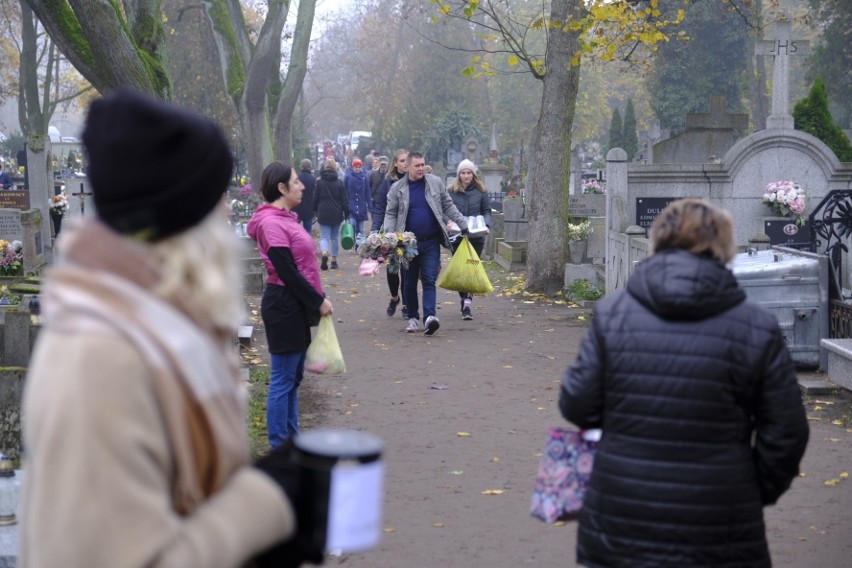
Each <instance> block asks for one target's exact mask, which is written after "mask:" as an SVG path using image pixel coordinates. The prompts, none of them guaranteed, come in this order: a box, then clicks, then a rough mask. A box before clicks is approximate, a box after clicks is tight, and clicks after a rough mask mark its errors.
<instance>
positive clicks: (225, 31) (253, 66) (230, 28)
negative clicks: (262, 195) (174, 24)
mask: <svg viewBox="0 0 852 568" xmlns="http://www.w3.org/2000/svg"><path fill="white" fill-rule="evenodd" d="M203 6H204V8H205V13H206V14H207V17H208V19H209V21H210V24H211V28H212V30H213V32H214V36H215V37H216V47H217V48H218V51H219V53H218V55H219V61H220V63H221V65H222V76H223V77H224V80H225V84H226V85H227V88H228V93H230V95H231V97H232V98H233V99H234V104H235V105H236V108H237V114H239V117H240V126H241V131H242V132H241V134H242V137H243V141H244V144H245V151H246V165H247V167H248V173H249V177H250V178H251V181H252V182H253V183H254V187H255V190H256V191H257V190H259V189H260V185H259V184H260V174H261V172H262V171H263V168H264V167H266V165H267V164H268V163H269V162H271V161H272V156H273V152H272V129H271V124H270V113H269V98H268V96H267V89H268V87H269V84H270V79H269V78H270V77H271V76H273V74H276V75H277V74H278V73H279V71H278V66H279V64H280V62H281V30H282V29H283V28H284V23H285V22H286V21H287V12H288V11H289V9H290V0H277V1H270V2H269V11H268V12H267V14H266V19H265V20H264V22H263V27H262V28H261V30H260V34H259V36H258V39H257V44H256V45H255V46H254V51H253V52H251V51H250V50H249V49H248V39H247V38H248V35H247V31H246V26H245V20H244V18H243V15H242V11H241V9H240V7H239V2H238V0H216V1H212V2H210V1H208V2H203Z"/></svg>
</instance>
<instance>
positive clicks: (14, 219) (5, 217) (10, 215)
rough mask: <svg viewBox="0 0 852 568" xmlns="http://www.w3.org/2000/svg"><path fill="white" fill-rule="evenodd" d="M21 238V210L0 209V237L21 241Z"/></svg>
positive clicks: (22, 232) (22, 236) (10, 240)
mask: <svg viewBox="0 0 852 568" xmlns="http://www.w3.org/2000/svg"><path fill="white" fill-rule="evenodd" d="M23 238H24V228H23V225H21V212H20V211H19V210H18V209H0V239H3V240H6V241H9V242H12V241H22V242H23Z"/></svg>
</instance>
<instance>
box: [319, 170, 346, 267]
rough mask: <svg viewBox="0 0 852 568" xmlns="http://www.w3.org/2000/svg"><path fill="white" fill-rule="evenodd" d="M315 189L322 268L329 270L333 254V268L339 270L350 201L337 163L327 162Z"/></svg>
mask: <svg viewBox="0 0 852 568" xmlns="http://www.w3.org/2000/svg"><path fill="white" fill-rule="evenodd" d="M315 187H316V191H315V192H314V213H315V214H316V217H317V222H318V223H319V226H320V250H321V255H322V258H321V264H320V268H321V269H323V270H328V268H329V264H328V257H329V254H331V268H332V270H337V268H338V264H337V253H338V252H339V251H340V224H341V223H343V221H344V220H346V219H347V218H348V217H349V199H348V198H347V197H346V188H345V187H343V182H342V181H341V180H340V179H339V178H338V173H337V162H335V161H334V160H326V162H325V165H324V166H323V168H322V172H320V177H319V179H318V180H317V183H316V186H315Z"/></svg>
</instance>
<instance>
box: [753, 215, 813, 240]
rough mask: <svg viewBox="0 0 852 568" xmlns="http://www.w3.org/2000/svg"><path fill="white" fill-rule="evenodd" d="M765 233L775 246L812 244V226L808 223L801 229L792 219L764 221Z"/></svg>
mask: <svg viewBox="0 0 852 568" xmlns="http://www.w3.org/2000/svg"><path fill="white" fill-rule="evenodd" d="M763 232H764V233H766V235H767V236H768V237H769V243H770V244H771V245H773V246H774V245H782V246H801V245H809V244H810V243H811V226H810V224H809V223H808V222H805V225H804V226H803V227H800V226H798V225H797V224H796V223H795V221H793V220H792V219H777V220H773V221H764V222H763Z"/></svg>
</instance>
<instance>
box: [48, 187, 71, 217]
mask: <svg viewBox="0 0 852 568" xmlns="http://www.w3.org/2000/svg"><path fill="white" fill-rule="evenodd" d="M67 212H68V196H67V195H65V192H64V191H61V192H59V194H58V195H53V196H51V198H50V214H51V215H56V216H57V217H63V216H64V215H65V214H66V213H67Z"/></svg>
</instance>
